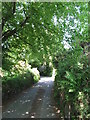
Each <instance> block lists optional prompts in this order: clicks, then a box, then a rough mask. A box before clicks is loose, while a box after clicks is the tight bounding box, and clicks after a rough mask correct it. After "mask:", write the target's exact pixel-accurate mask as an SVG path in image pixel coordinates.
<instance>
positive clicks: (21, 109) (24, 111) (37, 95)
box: [2, 77, 59, 118]
mask: <svg viewBox="0 0 90 120" xmlns="http://www.w3.org/2000/svg"><path fill="white" fill-rule="evenodd" d="M53 86H54V80H53V78H52V77H41V79H40V80H39V82H38V83H36V84H35V85H33V86H32V87H31V88H29V89H27V90H25V91H24V92H23V93H21V95H20V96H19V97H18V98H17V99H16V100H14V101H13V102H11V103H9V104H8V105H7V107H6V109H5V110H4V111H3V115H2V116H3V118H58V117H59V113H58V109H57V108H56V104H55V101H54V96H53Z"/></svg>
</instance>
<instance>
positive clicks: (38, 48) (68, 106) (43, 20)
mask: <svg viewBox="0 0 90 120" xmlns="http://www.w3.org/2000/svg"><path fill="white" fill-rule="evenodd" d="M8 11H9V12H8ZM7 14H8V15H7ZM88 45H89V38H88V3H83V2H81V3H79V2H76V3H75V2H70V3H67V2H66V3H64V2H57V3H55V2H53V3H50V2H45V3H43V2H36V3H34V2H17V3H16V2H13V3H12V2H11V3H10V2H3V3H2V50H3V52H2V57H3V61H2V64H3V66H2V72H3V75H2V76H3V78H2V80H3V85H4V86H3V91H4V90H5V91H8V89H9V88H12V89H11V90H9V91H11V92H12V93H13V91H14V89H16V88H20V89H21V88H23V87H24V85H25V84H26V86H28V83H30V81H29V79H30V80H31V81H33V80H32V74H33V73H35V71H34V70H36V71H37V72H36V73H37V74H34V77H33V79H35V80H38V79H39V73H38V70H39V71H40V74H41V75H51V73H52V69H53V67H55V69H56V77H55V97H58V98H60V99H58V103H59V104H60V108H61V111H62V114H63V115H64V117H69V116H75V115H76V116H78V115H80V117H82V118H84V117H88V116H90V115H89V107H88V106H89V94H90V89H89V84H90V83H89V69H90V68H89V61H88V59H89V54H88ZM33 67H34V69H33ZM35 68H37V69H38V70H37V69H35ZM43 68H45V70H46V71H43ZM49 73H50V74H49ZM24 78H25V79H24ZM26 81H27V82H26ZM14 83H15V84H14ZM5 85H6V86H7V87H6V86H5ZM18 90H19V89H18ZM14 92H16V91H14ZM10 94H11V93H10ZM72 106H73V107H72ZM64 107H65V110H64V109H63V108H64ZM67 110H68V111H70V113H71V114H69V116H68V113H66V111H67ZM76 111H77V112H76ZM74 113H75V114H74Z"/></svg>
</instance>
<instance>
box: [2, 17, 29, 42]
mask: <svg viewBox="0 0 90 120" xmlns="http://www.w3.org/2000/svg"><path fill="white" fill-rule="evenodd" d="M28 19H29V17H26V18H25V20H24V21H22V22H21V23H20V25H19V26H20V28H22V27H23V26H24V25H25V24H26V22H27V20H28ZM20 28H18V29H17V28H15V29H13V30H8V31H6V32H4V33H3V34H2V41H3V42H5V41H6V40H7V39H8V38H9V37H10V36H12V35H15V33H16V32H18V31H19V29H20Z"/></svg>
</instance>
